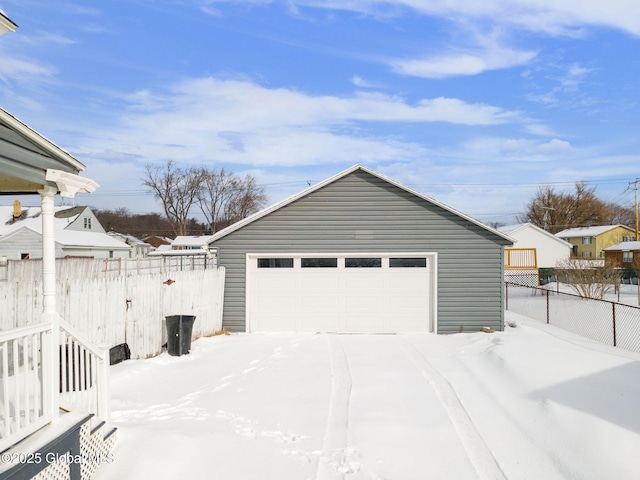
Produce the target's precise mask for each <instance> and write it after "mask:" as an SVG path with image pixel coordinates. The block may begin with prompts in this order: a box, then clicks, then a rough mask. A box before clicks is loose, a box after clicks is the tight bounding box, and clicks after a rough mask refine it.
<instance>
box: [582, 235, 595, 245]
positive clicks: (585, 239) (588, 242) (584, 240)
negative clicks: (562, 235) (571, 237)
mask: <svg viewBox="0 0 640 480" xmlns="http://www.w3.org/2000/svg"><path fill="white" fill-rule="evenodd" d="M592 239H593V237H582V244H583V245H591V240H592Z"/></svg>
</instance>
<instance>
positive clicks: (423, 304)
mask: <svg viewBox="0 0 640 480" xmlns="http://www.w3.org/2000/svg"><path fill="white" fill-rule="evenodd" d="M435 262H436V255H435V254H434V253H402V254H398V253H394V254H369V253H367V254H365V253H358V254H352V253H350V254H341V255H331V254H330V255H327V254H321V255H320V254H319V255H313V254H305V255H281V254H278V255H269V254H249V255H247V298H246V306H247V329H248V331H252V332H285V331H291V332H360V333H396V332H428V331H434V324H435V303H436V298H435V291H436V290H435V287H436V278H435V272H436V265H435Z"/></svg>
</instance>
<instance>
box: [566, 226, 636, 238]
mask: <svg viewBox="0 0 640 480" xmlns="http://www.w3.org/2000/svg"><path fill="white" fill-rule="evenodd" d="M618 227H622V228H625V229H627V230H629V231H630V232H632V231H633V230H632V229H630V228H629V227H627V226H625V225H600V226H595V227H578V228H568V229H566V230H562V231H561V232H558V233H556V236H557V237H562V238H573V237H597V236H598V235H601V234H603V233H605V232H608V231H609V230H613V229H614V228H618Z"/></svg>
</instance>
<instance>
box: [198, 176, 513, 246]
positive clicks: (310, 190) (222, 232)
mask: <svg viewBox="0 0 640 480" xmlns="http://www.w3.org/2000/svg"><path fill="white" fill-rule="evenodd" d="M357 170H362V171H363V172H366V173H369V174H370V175H373V176H375V177H378V178H379V179H381V180H383V181H385V182H387V183H390V184H391V185H394V186H396V187H398V188H401V189H402V190H404V191H406V192H409V193H411V194H412V195H415V196H416V197H419V198H421V199H423V200H426V201H427V202H429V203H432V204H434V205H437V206H439V207H441V208H443V209H444V210H447V211H449V212H451V213H453V214H455V215H457V216H459V217H461V218H464V219H465V220H467V221H469V222H471V223H474V224H476V225H478V226H480V227H482V228H484V229H485V230H488V231H490V232H492V233H494V234H495V235H497V236H499V237H501V238H504V239H505V240H508V241H509V242H512V243H513V242H515V240H514V239H513V238H511V237H509V236H508V235H506V234H504V233H502V232H499V231H497V230H495V229H493V228H491V227H489V226H487V225H485V224H483V223H481V222H479V221H478V220H476V219H474V218H471V217H469V216H468V215H465V214H463V213H460V212H458V211H457V210H455V209H453V208H451V207H449V206H447V205H445V204H443V203H440V202H438V201H437V200H434V199H433V198H431V197H428V196H426V195H423V194H422V193H419V192H416V191H415V190H412V189H411V188H409V187H406V186H404V185H402V184H401V183H398V182H396V181H395V180H392V179H390V178H388V177H386V176H384V175H382V174H380V173H378V172H376V171H374V170H371V169H369V168H367V167H365V166H363V165H354V166H352V167H350V168H348V169H346V170H344V171H342V172H340V173H338V174H336V175H334V176H333V177H329V178H327V179H326V180H324V181H322V182H320V183H317V184H315V185H313V186H311V187H309V188H307V189H305V190H303V191H301V192H300V193H297V194H295V195H292V196H291V197H289V198H286V199H284V200H282V201H280V202H278V203H276V204H274V205H272V206H270V207H267V208H265V209H264V210H261V211H259V212H256V213H254V214H253V215H250V216H248V217H247V218H245V219H243V220H240V221H239V222H236V223H234V224H232V225H229V226H228V227H227V228H224V229H222V230H220V231H218V232H217V233H215V234H213V235H211V239H210V242H215V241H216V240H219V239H221V238H223V237H225V236H227V235H229V234H230V233H232V232H235V231H236V230H239V229H241V228H242V227H244V226H246V225H248V224H250V223H253V222H255V221H256V220H259V219H260V218H262V217H264V216H266V215H268V214H270V213H272V212H274V211H276V210H279V209H281V208H283V207H285V206H287V205H289V204H290V203H293V202H295V201H296V200H298V199H300V198H304V197H306V196H307V195H309V194H311V193H313V192H315V191H316V190H319V189H321V188H323V187H325V186H327V185H329V184H331V183H334V182H336V181H338V180H340V179H341V178H344V177H346V176H347V175H349V174H351V173H353V172H355V171H357Z"/></svg>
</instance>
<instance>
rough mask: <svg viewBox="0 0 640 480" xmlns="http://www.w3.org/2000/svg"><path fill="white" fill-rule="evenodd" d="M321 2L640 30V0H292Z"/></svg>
mask: <svg viewBox="0 0 640 480" xmlns="http://www.w3.org/2000/svg"><path fill="white" fill-rule="evenodd" d="M287 2H288V3H295V4H298V5H306V6H313V7H317V8H330V9H341V10H349V11H357V12H361V13H364V14H372V15H375V14H378V15H380V14H383V13H384V12H385V11H386V12H389V11H391V12H394V13H397V10H398V8H399V7H402V8H409V9H411V10H413V11H416V12H419V13H422V14H424V15H432V16H442V17H446V18H447V19H451V18H456V19H459V20H464V19H467V20H476V21H483V22H486V21H489V22H491V24H493V25H503V26H512V27H516V28H520V29H526V30H530V31H535V32H546V33H549V34H552V35H569V36H578V35H583V34H584V31H583V29H584V27H589V26H605V27H610V28H615V29H618V30H622V31H625V32H627V33H630V34H632V35H635V36H640V8H638V3H637V0H610V1H607V2H604V1H602V0H562V1H558V0H482V1H469V0H429V1H424V0H359V1H348V2H338V1H332V2H326V1H318V0H287Z"/></svg>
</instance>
